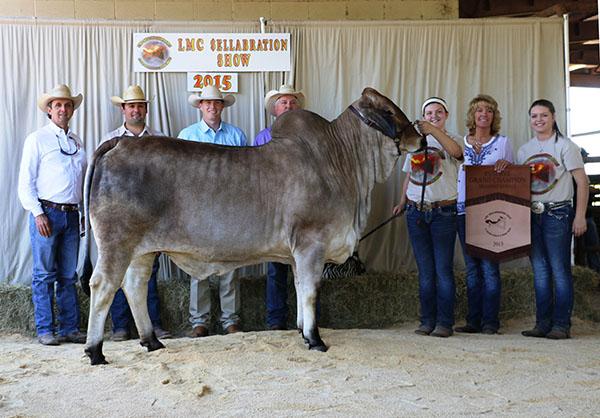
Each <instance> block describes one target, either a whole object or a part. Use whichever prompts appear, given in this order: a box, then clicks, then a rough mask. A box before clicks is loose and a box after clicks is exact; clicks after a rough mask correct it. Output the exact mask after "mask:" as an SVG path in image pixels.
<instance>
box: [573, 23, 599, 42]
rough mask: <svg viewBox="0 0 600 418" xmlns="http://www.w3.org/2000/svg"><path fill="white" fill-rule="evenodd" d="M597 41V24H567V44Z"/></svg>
mask: <svg viewBox="0 0 600 418" xmlns="http://www.w3.org/2000/svg"><path fill="white" fill-rule="evenodd" d="M593 39H598V22H595V21H590V22H573V23H571V22H569V43H581V42H585V41H589V40H593Z"/></svg>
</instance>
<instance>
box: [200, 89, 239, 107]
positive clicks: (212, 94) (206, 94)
mask: <svg viewBox="0 0 600 418" xmlns="http://www.w3.org/2000/svg"><path fill="white" fill-rule="evenodd" d="M202 100H221V101H222V102H223V105H224V106H225V107H229V106H231V105H232V104H234V103H235V97H233V96H232V95H231V94H227V95H225V96H223V93H221V91H220V90H219V89H218V88H216V87H215V86H206V87H204V89H202V94H201V95H200V96H198V95H197V94H190V97H188V103H189V104H191V105H192V106H194V107H199V105H200V102H201V101H202Z"/></svg>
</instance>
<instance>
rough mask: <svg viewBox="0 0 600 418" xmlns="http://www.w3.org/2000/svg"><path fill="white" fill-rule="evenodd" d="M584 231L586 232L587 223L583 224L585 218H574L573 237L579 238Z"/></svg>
mask: <svg viewBox="0 0 600 418" xmlns="http://www.w3.org/2000/svg"><path fill="white" fill-rule="evenodd" d="M585 231H587V223H586V222H585V218H584V217H577V216H575V219H573V235H575V236H576V237H579V236H581V235H583V234H585Z"/></svg>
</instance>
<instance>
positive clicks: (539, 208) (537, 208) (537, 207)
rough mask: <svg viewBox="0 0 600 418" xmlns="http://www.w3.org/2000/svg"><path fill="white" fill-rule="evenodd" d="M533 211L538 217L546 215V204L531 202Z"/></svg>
mask: <svg viewBox="0 0 600 418" xmlns="http://www.w3.org/2000/svg"><path fill="white" fill-rule="evenodd" d="M531 211H532V212H533V213H535V214H536V215H539V214H541V213H544V203H543V202H531Z"/></svg>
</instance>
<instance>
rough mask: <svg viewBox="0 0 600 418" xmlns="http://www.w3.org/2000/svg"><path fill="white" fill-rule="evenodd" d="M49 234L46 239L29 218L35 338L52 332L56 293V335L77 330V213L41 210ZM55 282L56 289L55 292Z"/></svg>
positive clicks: (32, 219)
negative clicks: (49, 229) (47, 221)
mask: <svg viewBox="0 0 600 418" xmlns="http://www.w3.org/2000/svg"><path fill="white" fill-rule="evenodd" d="M44 212H45V213H46V216H47V217H48V220H49V221H50V226H51V228H52V234H51V235H50V236H49V237H48V238H46V237H43V236H42V235H40V233H39V232H38V230H37V228H36V226H35V217H34V216H33V215H29V236H30V239H31V249H32V253H33V278H32V281H31V295H32V299H33V313H34V318H35V328H36V330H37V335H39V336H40V335H45V334H52V333H54V313H53V310H52V301H53V299H54V297H55V292H56V305H57V307H58V318H57V319H58V329H57V334H58V335H60V336H65V335H68V334H72V333H74V332H77V331H79V304H78V302H77V289H76V288H75V283H76V282H77V256H78V253H79V212H77V211H73V212H62V211H60V210H58V209H53V208H46V207H45V208H44ZM55 283H56V289H55Z"/></svg>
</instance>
